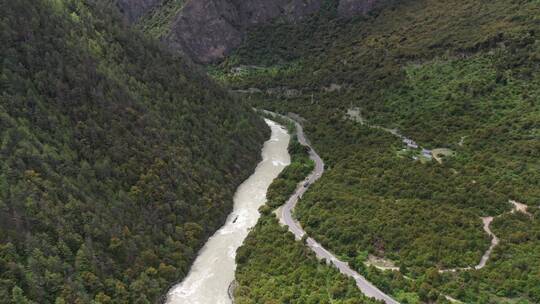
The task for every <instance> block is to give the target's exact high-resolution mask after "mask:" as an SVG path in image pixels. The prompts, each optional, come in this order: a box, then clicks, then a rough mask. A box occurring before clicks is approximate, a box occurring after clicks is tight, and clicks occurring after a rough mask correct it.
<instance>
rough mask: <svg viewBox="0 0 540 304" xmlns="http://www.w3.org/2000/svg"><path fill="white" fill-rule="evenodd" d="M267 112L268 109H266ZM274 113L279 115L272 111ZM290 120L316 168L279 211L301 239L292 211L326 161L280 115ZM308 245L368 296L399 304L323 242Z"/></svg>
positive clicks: (311, 241)
mask: <svg viewBox="0 0 540 304" xmlns="http://www.w3.org/2000/svg"><path fill="white" fill-rule="evenodd" d="M265 112H267V111H265ZM267 113H271V114H273V115H279V114H276V113H272V112H267ZM279 116H281V117H283V118H285V119H287V120H289V121H292V122H293V123H294V124H295V125H296V133H297V137H298V142H299V143H300V144H301V145H303V146H306V147H308V148H309V157H310V158H311V159H312V160H313V161H314V162H315V169H314V170H313V171H312V172H311V174H309V175H308V177H307V178H306V180H304V181H303V182H302V183H300V184H299V185H298V187H297V188H296V190H295V191H294V193H293V194H292V195H291V197H290V198H289V200H287V202H286V203H285V205H283V207H282V208H281V209H280V211H279V212H278V217H279V220H280V222H281V223H282V224H284V225H287V226H288V227H289V231H291V232H292V233H293V234H294V236H295V237H296V239H301V238H302V237H303V236H304V235H305V234H306V232H305V231H304V229H303V228H302V226H301V225H300V223H298V222H297V221H295V220H294V218H293V216H292V211H293V210H294V207H295V206H296V204H297V203H298V200H299V199H300V198H301V197H302V195H304V193H305V192H306V191H307V190H308V188H309V187H310V186H311V185H312V184H313V183H314V182H315V181H316V180H318V179H319V178H320V177H321V176H322V174H323V172H324V162H323V160H322V159H321V157H320V156H319V155H318V154H317V152H315V150H313V148H312V147H311V145H310V144H309V141H308V140H307V139H306V136H305V135H304V129H303V128H302V126H301V125H300V124H299V123H298V122H297V121H295V120H294V119H292V118H289V117H286V116H282V115H279ZM306 244H307V246H308V247H309V248H310V249H311V250H312V251H313V252H315V254H316V256H317V258H319V259H324V260H326V261H327V262H329V263H331V264H332V265H334V266H335V267H336V268H337V269H339V271H340V272H341V273H342V274H344V275H346V276H348V277H351V278H353V279H354V280H355V281H356V286H358V288H359V289H360V291H362V293H363V294H364V295H366V296H368V297H371V298H375V299H377V300H381V301H384V302H385V303H387V304H399V302H397V301H396V300H394V299H392V297H390V296H389V295H387V294H385V293H384V292H382V291H381V290H380V289H378V288H377V287H376V286H375V285H373V284H371V283H370V282H369V281H368V280H367V279H366V278H364V277H363V276H362V275H360V274H359V273H358V272H356V271H354V270H353V269H352V268H351V267H349V264H347V263H346V262H343V261H341V260H339V259H338V258H337V257H336V256H335V255H334V254H333V253H331V252H330V251H328V250H326V249H325V248H324V247H323V246H322V245H321V244H319V243H317V241H315V240H314V239H313V238H311V237H308V238H307V240H306Z"/></svg>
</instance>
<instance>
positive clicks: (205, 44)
mask: <svg viewBox="0 0 540 304" xmlns="http://www.w3.org/2000/svg"><path fill="white" fill-rule="evenodd" d="M321 3H322V0H275V1H268V0H248V1H245V0H244V1H242V0H190V1H188V2H187V3H186V4H185V6H184V7H183V8H182V10H181V11H180V13H179V14H178V15H177V17H176V18H175V20H174V21H173V23H172V27H171V30H170V32H169V34H168V35H167V36H166V37H164V40H165V41H166V42H167V44H168V45H169V46H171V47H172V48H173V49H176V50H180V51H182V52H184V53H186V54H188V55H189V56H190V57H191V58H193V59H194V60H195V61H198V62H203V63H207V62H211V61H214V60H217V59H220V58H223V57H224V56H226V55H227V54H228V53H229V52H230V51H231V50H233V49H234V48H236V47H237V46H239V45H240V43H241V42H242V40H243V39H244V36H245V34H246V32H247V30H248V29H249V28H250V27H253V26H256V25H261V24H267V23H270V22H272V21H274V20H276V19H279V18H281V19H284V21H287V22H295V21H298V20H300V19H302V18H304V17H306V16H308V15H311V14H313V13H316V12H317V11H319V9H320V7H321Z"/></svg>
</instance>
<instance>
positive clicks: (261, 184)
mask: <svg viewBox="0 0 540 304" xmlns="http://www.w3.org/2000/svg"><path fill="white" fill-rule="evenodd" d="M265 121H266V123H267V124H268V126H269V127H270V129H271V130H272V135H271V137H270V139H269V140H268V141H266V142H265V143H264V146H263V149H262V161H261V162H260V163H259V164H258V165H257V168H256V169H255V172H254V173H253V174H252V175H251V176H250V177H249V178H248V179H247V180H246V181H244V183H242V184H241V185H240V186H239V187H238V189H237V190H236V193H235V195H234V209H233V211H232V213H231V214H230V215H229V217H228V219H227V221H226V223H225V225H224V226H223V227H221V228H220V229H219V230H218V231H217V232H216V233H215V234H214V235H213V236H212V237H211V238H210V239H208V241H207V242H206V244H205V245H204V247H203V248H202V249H201V251H200V252H199V254H198V256H197V259H196V260H195V262H194V263H193V265H192V266H191V270H190V272H189V274H188V276H187V277H186V278H185V279H184V280H183V281H182V282H181V283H180V284H178V285H176V286H174V287H173V288H172V289H171V290H170V291H169V293H168V295H167V301H166V303H167V304H209V303H212V304H230V303H231V300H230V299H229V295H228V287H229V284H230V283H231V282H232V281H233V280H234V271H235V269H236V263H235V256H236V249H238V247H240V245H242V242H243V241H244V239H245V238H246V236H247V234H248V232H249V229H250V228H252V227H253V226H255V224H256V223H257V220H258V219H259V212H258V209H259V207H260V206H262V205H263V204H264V203H265V202H266V191H267V190H268V187H269V186H270V184H271V183H272V181H273V180H274V179H275V178H276V177H277V176H278V175H279V173H280V172H281V171H282V170H283V169H284V168H285V167H286V166H287V165H289V164H290V155H289V153H288V151H287V147H288V145H289V140H290V136H289V134H288V133H287V131H286V130H285V129H284V128H282V127H281V126H280V125H278V124H276V123H275V122H273V121H271V120H265Z"/></svg>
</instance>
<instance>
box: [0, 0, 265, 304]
mask: <svg viewBox="0 0 540 304" xmlns="http://www.w3.org/2000/svg"><path fill="white" fill-rule="evenodd" d="M0 60H1V62H0V140H1V145H0V303H16V304H20V303H58V304H59V303H152V302H155V301H157V299H158V298H159V297H160V296H162V295H163V294H164V293H165V292H166V288H167V287H168V286H170V284H173V283H174V282H176V281H178V280H179V279H181V278H182V277H183V276H184V275H185V274H186V273H187V271H188V270H189V265H190V264H191V262H192V260H193V258H194V256H195V254H196V252H197V251H198V249H199V248H200V247H201V246H202V244H203V243H204V241H205V240H206V238H207V237H208V236H209V235H210V234H211V233H212V232H213V231H215V229H216V228H217V227H218V226H219V225H220V224H221V223H222V222H223V221H224V219H225V216H226V214H227V213H228V212H229V211H230V209H231V208H232V195H233V192H234V190H235V188H236V186H237V185H238V184H239V183H240V182H241V181H242V180H243V179H244V178H246V177H247V175H248V174H250V173H251V171H252V169H253V167H254V166H255V164H256V163H257V160H258V157H259V153H260V147H261V144H262V142H263V141H264V139H265V138H266V135H267V128H266V126H265V125H264V123H263V122H262V120H260V119H259V118H257V117H256V116H255V114H253V113H252V111H251V109H250V108H249V107H247V106H245V105H242V104H240V103H237V102H232V100H231V99H230V98H229V97H228V95H227V94H226V92H225V91H223V90H222V89H220V88H219V87H218V86H216V85H215V84H214V83H213V82H212V81H210V80H208V79H207V78H206V76H204V75H203V74H202V73H200V72H199V71H197V69H195V68H193V67H190V66H189V65H188V64H186V63H185V61H184V60H183V59H181V58H177V57H174V56H171V55H170V54H169V53H167V52H165V51H162V50H161V49H160V47H159V46H158V45H157V44H156V43H155V42H153V41H150V40H148V39H146V38H143V36H142V35H141V34H139V33H137V32H135V31H133V30H131V29H130V28H128V27H127V26H126V25H124V24H123V22H121V18H120V16H118V15H117V13H116V10H115V8H114V6H113V4H111V3H110V2H109V1H77V0H18V1H0Z"/></svg>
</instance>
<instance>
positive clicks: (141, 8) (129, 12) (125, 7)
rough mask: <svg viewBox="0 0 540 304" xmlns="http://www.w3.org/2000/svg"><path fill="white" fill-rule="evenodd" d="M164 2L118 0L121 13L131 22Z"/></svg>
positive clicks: (158, 0)
mask: <svg viewBox="0 0 540 304" xmlns="http://www.w3.org/2000/svg"><path fill="white" fill-rule="evenodd" d="M162 1H163V0H117V3H118V7H119V8H120V11H121V12H122V13H123V14H124V15H125V16H126V17H127V18H128V20H129V21H130V22H133V21H135V20H137V19H138V18H139V17H141V16H142V15H144V14H145V13H146V12H148V11H149V10H151V9H152V8H153V7H154V6H156V5H158V4H159V3H161V2H162Z"/></svg>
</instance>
